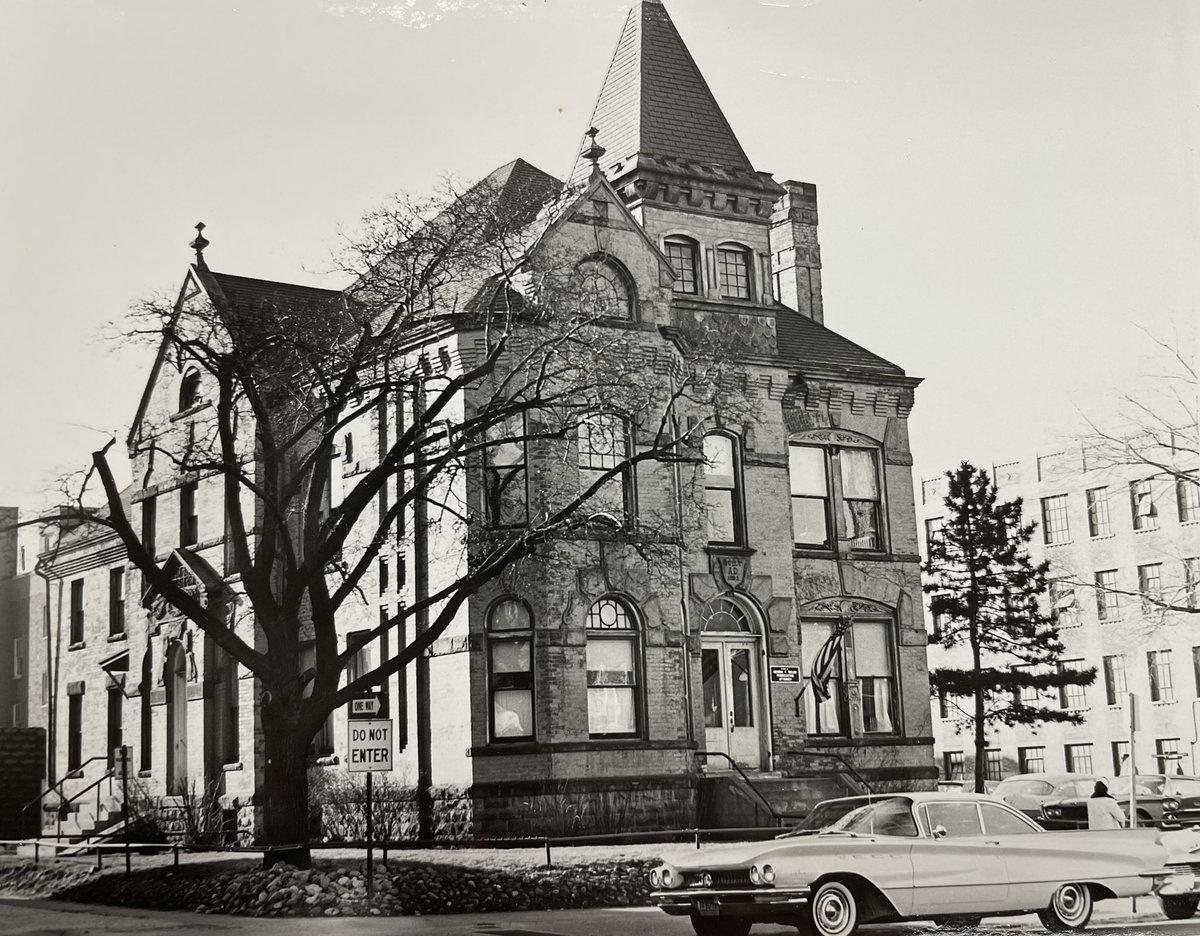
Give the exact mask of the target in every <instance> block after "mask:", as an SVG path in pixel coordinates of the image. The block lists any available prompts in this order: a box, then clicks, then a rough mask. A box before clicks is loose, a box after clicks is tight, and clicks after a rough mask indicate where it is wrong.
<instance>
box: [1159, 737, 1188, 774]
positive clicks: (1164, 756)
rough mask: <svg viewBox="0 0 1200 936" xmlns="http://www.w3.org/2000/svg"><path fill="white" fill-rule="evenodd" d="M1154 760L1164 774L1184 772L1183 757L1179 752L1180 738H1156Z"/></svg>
mask: <svg viewBox="0 0 1200 936" xmlns="http://www.w3.org/2000/svg"><path fill="white" fill-rule="evenodd" d="M1154 760H1155V762H1156V764H1157V767H1158V772H1159V773H1162V774H1177V773H1182V772H1183V770H1182V764H1183V757H1182V755H1181V754H1180V753H1179V739H1178V738H1155V740H1154Z"/></svg>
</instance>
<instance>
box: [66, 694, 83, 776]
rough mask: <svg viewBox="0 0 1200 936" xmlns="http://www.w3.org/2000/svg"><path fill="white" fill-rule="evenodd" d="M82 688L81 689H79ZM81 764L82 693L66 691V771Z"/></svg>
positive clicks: (75, 768) (77, 767)
mask: <svg viewBox="0 0 1200 936" xmlns="http://www.w3.org/2000/svg"><path fill="white" fill-rule="evenodd" d="M80 688H82V687H80ZM82 763H83V692H82V691H80V692H72V691H71V687H69V688H68V690H67V770H78V769H79V765H80V764H82Z"/></svg>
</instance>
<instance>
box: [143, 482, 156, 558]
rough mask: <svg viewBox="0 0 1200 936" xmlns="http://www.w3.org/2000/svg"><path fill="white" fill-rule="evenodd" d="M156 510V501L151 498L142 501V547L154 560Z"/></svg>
mask: <svg viewBox="0 0 1200 936" xmlns="http://www.w3.org/2000/svg"><path fill="white" fill-rule="evenodd" d="M157 508H158V501H157V500H155V499H154V498H153V497H147V498H146V499H145V500H143V501H142V546H143V547H145V549H146V552H147V554H149V556H150V558H151V559H154V556H155V550H156V544H155V537H156V535H157V533H158V509H157Z"/></svg>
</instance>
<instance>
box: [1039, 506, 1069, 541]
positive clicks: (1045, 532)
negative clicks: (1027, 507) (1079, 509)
mask: <svg viewBox="0 0 1200 936" xmlns="http://www.w3.org/2000/svg"><path fill="white" fill-rule="evenodd" d="M1042 539H1043V540H1044V541H1045V542H1046V543H1047V544H1048V545H1051V546H1052V545H1055V544H1057V543H1069V542H1070V541H1071V524H1070V518H1069V517H1068V515H1067V495H1066V494H1056V495H1055V496H1054V497H1043V498H1042Z"/></svg>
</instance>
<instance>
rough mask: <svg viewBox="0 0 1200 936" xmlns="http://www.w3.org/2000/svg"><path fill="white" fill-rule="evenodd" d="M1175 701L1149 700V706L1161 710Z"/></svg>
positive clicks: (1175, 700)
mask: <svg viewBox="0 0 1200 936" xmlns="http://www.w3.org/2000/svg"><path fill="white" fill-rule="evenodd" d="M1177 701H1178V700H1177V699H1159V700H1158V701H1157V702H1155V701H1153V700H1151V702H1150V704H1151V705H1152V706H1154V707H1155V708H1163V707H1164V706H1167V705H1174V704H1175V703H1176V702H1177Z"/></svg>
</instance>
